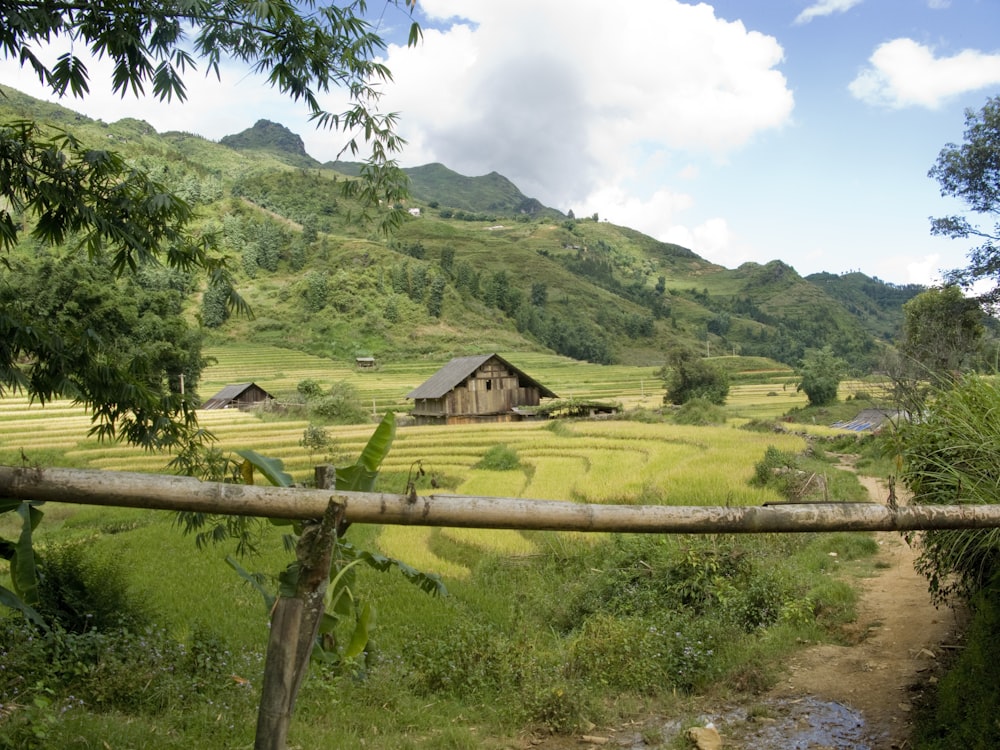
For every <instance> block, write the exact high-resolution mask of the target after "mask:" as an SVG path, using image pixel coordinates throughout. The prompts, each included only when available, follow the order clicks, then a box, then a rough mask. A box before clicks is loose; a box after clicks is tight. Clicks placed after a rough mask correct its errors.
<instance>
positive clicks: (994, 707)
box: [913, 580, 1000, 750]
mask: <svg viewBox="0 0 1000 750" xmlns="http://www.w3.org/2000/svg"><path fill="white" fill-rule="evenodd" d="M971 604H972V606H971V610H970V611H971V621H970V622H969V625H968V627H967V629H966V630H965V633H964V647H963V648H962V650H961V651H960V652H959V653H958V655H957V657H956V658H955V660H954V662H953V663H952V664H950V665H949V668H948V671H947V673H946V674H945V675H944V677H942V678H941V680H940V681H939V682H938V683H937V686H936V687H935V688H933V695H932V696H931V700H930V701H929V705H928V706H927V707H926V708H924V709H923V710H921V711H920V712H919V713H918V716H917V721H916V730H915V732H914V734H915V737H914V745H913V747H914V748H918V749H919V750H949V749H950V748H953V747H978V748H987V747H997V746H998V745H1000V725H998V723H997V720H996V717H997V712H998V711H1000V682H998V681H997V679H996V665H997V664H998V663H1000V590H998V587H997V582H996V581H995V580H994V581H992V582H991V583H990V584H989V585H988V586H987V587H986V588H984V589H983V590H981V591H980V592H979V593H977V594H976V595H975V596H974V597H973V601H972V602H971Z"/></svg>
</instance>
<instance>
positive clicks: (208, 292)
mask: <svg viewBox="0 0 1000 750" xmlns="http://www.w3.org/2000/svg"><path fill="white" fill-rule="evenodd" d="M231 294H232V287H227V286H226V285H225V284H223V283H218V284H209V285H208V287H207V288H206V289H205V292H204V294H202V297H201V322H202V323H203V324H204V325H205V326H206V327H208V328H218V327H219V326H221V325H222V324H223V323H225V322H226V321H227V320H228V319H229V305H228V304H227V301H228V299H229V297H230V295H231Z"/></svg>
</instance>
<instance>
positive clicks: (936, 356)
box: [899, 286, 986, 379]
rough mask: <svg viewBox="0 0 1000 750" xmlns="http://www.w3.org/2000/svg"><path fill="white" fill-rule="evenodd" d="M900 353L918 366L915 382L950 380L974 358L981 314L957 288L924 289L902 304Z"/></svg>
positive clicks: (965, 368) (978, 345)
mask: <svg viewBox="0 0 1000 750" xmlns="http://www.w3.org/2000/svg"><path fill="white" fill-rule="evenodd" d="M903 314H904V316H905V321H904V323H903V338H902V340H901V341H900V343H899V348H900V351H901V352H902V353H903V354H904V355H905V356H906V357H908V358H910V359H911V360H912V361H913V362H914V363H915V364H916V365H918V366H919V368H920V369H919V370H918V372H917V373H916V374H915V377H916V378H917V379H922V378H927V377H928V376H930V377H932V378H940V377H946V378H951V377H954V376H955V375H957V374H958V373H959V372H960V371H964V370H967V369H968V368H969V366H970V365H971V364H972V362H973V361H974V359H975V358H976V356H977V354H978V352H979V348H980V346H981V342H982V339H983V334H984V333H985V327H984V326H983V321H984V320H985V317H986V316H985V314H984V313H983V311H982V309H981V308H980V306H979V303H978V302H976V300H973V299H969V298H967V297H966V296H965V295H963V294H962V292H961V290H960V289H959V288H958V287H957V286H946V287H944V288H940V289H928V290H927V291H926V292H923V293H921V294H919V295H917V296H916V297H914V298H913V299H911V300H910V301H909V302H907V303H906V304H905V305H903Z"/></svg>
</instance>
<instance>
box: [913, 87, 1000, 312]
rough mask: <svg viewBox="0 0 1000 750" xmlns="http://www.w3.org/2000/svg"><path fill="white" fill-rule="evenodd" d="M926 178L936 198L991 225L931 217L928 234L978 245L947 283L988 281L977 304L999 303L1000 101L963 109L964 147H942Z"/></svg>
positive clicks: (966, 219)
mask: <svg viewBox="0 0 1000 750" xmlns="http://www.w3.org/2000/svg"><path fill="white" fill-rule="evenodd" d="M928 176H930V177H933V178H934V179H935V180H937V181H938V184H939V185H940V186H941V195H943V196H949V197H952V198H958V199H959V200H960V201H962V202H963V203H964V204H965V205H966V207H967V209H968V212H970V213H972V214H981V215H983V216H984V217H985V218H987V219H988V220H989V221H992V222H993V226H992V228H989V227H980V226H978V225H975V224H973V223H972V222H971V221H970V220H969V218H967V217H966V216H958V215H955V216H945V217H943V218H937V219H934V218H932V219H931V234H934V235H941V236H945V237H951V238H953V239H967V238H969V237H973V238H976V240H977V241H979V242H981V244H980V245H978V246H977V247H974V248H972V250H970V251H969V265H968V266H967V267H966V268H963V269H959V270H956V271H954V272H953V273H952V275H951V276H952V280H953V281H954V282H956V283H958V284H961V285H962V286H963V287H967V288H968V287H971V286H972V285H973V284H975V283H976V282H978V281H983V280H988V281H990V282H992V288H991V289H990V290H989V291H987V292H985V293H983V294H982V295H980V299H981V300H982V301H985V302H990V303H996V302H1000V96H994V97H992V98H990V99H988V100H987V101H986V104H985V105H983V108H982V110H980V111H979V112H975V111H973V110H971V109H969V110H966V112H965V142H964V143H962V144H961V145H956V144H954V143H949V144H947V145H945V147H944V148H943V149H942V150H941V153H940V154H938V158H937V161H936V162H935V163H934V166H933V167H932V168H931V170H930V172H929V173H928Z"/></svg>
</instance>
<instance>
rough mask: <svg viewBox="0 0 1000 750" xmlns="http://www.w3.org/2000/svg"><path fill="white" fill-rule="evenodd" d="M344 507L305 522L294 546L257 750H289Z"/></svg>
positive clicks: (268, 660) (270, 649) (276, 620)
mask: <svg viewBox="0 0 1000 750" xmlns="http://www.w3.org/2000/svg"><path fill="white" fill-rule="evenodd" d="M343 515H344V506H343V505H340V504H338V503H337V502H335V501H334V500H330V502H329V504H328V505H327V508H326V512H325V513H324V514H323V518H322V520H320V521H306V522H305V524H304V528H303V530H302V535H301V536H300V537H299V541H298V544H296V546H295V557H296V559H297V560H298V563H299V571H298V579H297V581H296V585H295V593H294V595H293V596H282V595H280V594H279V596H278V599H277V601H276V602H275V604H274V610H273V612H272V615H271V632H270V634H269V636H268V641H267V655H266V656H265V659H264V679H263V684H262V686H261V696H260V707H259V709H258V712H257V734H256V738H255V740H254V750H285V746H286V743H287V740H288V728H289V725H290V724H291V721H292V713H293V712H294V710H295V700H296V698H297V697H298V694H299V688H300V687H302V680H303V679H305V675H306V670H307V668H308V666H309V657H310V656H311V655H312V649H313V645H314V644H315V642H316V634H317V632H318V631H319V625H320V622H321V620H322V618H323V612H324V609H325V602H326V589H327V584H328V583H329V581H330V566H331V564H332V561H333V548H334V545H335V543H336V540H337V527H338V525H339V524H340V523H341V522H342V521H343Z"/></svg>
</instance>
